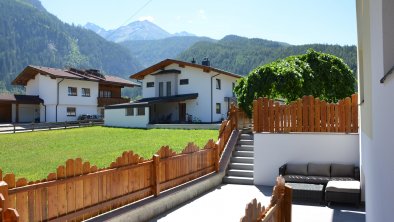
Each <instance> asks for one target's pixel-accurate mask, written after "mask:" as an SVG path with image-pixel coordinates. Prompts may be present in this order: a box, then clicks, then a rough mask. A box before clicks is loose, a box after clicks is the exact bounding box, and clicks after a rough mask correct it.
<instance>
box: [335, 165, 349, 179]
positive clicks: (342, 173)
mask: <svg viewBox="0 0 394 222" xmlns="http://www.w3.org/2000/svg"><path fill="white" fill-rule="evenodd" d="M331 177H354V165H351V164H350V165H346V164H331Z"/></svg>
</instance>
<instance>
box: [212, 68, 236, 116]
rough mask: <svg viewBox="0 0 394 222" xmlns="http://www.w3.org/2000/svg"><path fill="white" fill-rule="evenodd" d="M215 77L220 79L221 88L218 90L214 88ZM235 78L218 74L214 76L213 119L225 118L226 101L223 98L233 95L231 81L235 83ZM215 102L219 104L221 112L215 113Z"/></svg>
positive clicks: (214, 83)
mask: <svg viewBox="0 0 394 222" xmlns="http://www.w3.org/2000/svg"><path fill="white" fill-rule="evenodd" d="M215 79H220V80H221V84H222V85H221V89H220V90H218V89H216V80H215ZM236 81H237V78H235V77H231V76H227V75H223V74H222V75H219V76H216V77H215V78H214V79H213V92H214V93H213V121H214V122H216V121H220V120H221V118H224V119H226V118H227V112H228V107H229V104H228V101H227V100H225V99H224V98H225V97H233V93H232V92H233V88H232V87H233V83H236ZM216 103H220V104H221V113H220V114H217V113H216Z"/></svg>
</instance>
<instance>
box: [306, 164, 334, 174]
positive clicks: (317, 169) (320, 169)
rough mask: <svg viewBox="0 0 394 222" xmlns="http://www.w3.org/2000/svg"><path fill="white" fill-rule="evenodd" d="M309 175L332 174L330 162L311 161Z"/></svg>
mask: <svg viewBox="0 0 394 222" xmlns="http://www.w3.org/2000/svg"><path fill="white" fill-rule="evenodd" d="M308 176H323V177H329V176H330V164H322V163H309V164H308Z"/></svg>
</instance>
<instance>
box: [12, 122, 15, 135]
mask: <svg viewBox="0 0 394 222" xmlns="http://www.w3.org/2000/svg"><path fill="white" fill-rule="evenodd" d="M12 125H13V126H14V133H15V123H13V124H12Z"/></svg>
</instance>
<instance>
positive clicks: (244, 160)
mask: <svg viewBox="0 0 394 222" xmlns="http://www.w3.org/2000/svg"><path fill="white" fill-rule="evenodd" d="M231 163H251V164H253V158H250V157H236V156H233V157H231Z"/></svg>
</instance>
